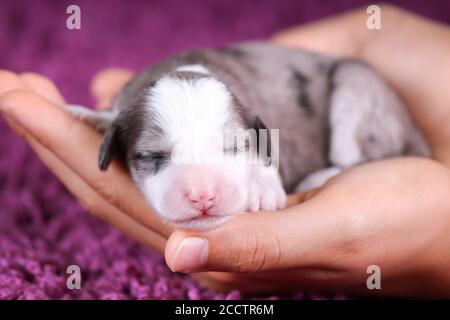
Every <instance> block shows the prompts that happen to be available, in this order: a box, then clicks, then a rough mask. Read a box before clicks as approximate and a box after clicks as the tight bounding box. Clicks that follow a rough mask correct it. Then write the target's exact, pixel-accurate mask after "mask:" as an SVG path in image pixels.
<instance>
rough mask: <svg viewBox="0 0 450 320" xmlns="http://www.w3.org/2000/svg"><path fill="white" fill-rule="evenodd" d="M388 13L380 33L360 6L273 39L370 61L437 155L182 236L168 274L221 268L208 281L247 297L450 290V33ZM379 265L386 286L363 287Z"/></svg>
mask: <svg viewBox="0 0 450 320" xmlns="http://www.w3.org/2000/svg"><path fill="white" fill-rule="evenodd" d="M381 12H382V24H383V30H377V31H370V30H368V29H367V28H366V18H367V15H366V13H365V11H363V10H356V11H354V12H351V13H348V14H344V15H341V16H337V17H334V18H330V19H326V20H324V21H319V22H317V23H313V24H311V25H306V26H301V27H299V28H294V29H292V30H288V31H286V32H282V33H280V34H278V35H276V36H275V37H274V41H276V42H278V43H281V44H285V45H290V46H300V47H304V48H309V49H313V50H316V51H322V52H325V53H331V54H335V55H337V56H346V57H354V58H359V59H362V60H365V61H367V62H368V63H369V64H371V65H373V66H374V67H375V68H376V69H378V71H379V72H380V73H382V74H383V76H384V77H385V78H386V79H387V81H388V82H390V83H391V85H392V86H394V88H395V89H396V90H397V91H398V92H399V94H400V95H401V97H402V98H403V99H404V100H405V102H406V103H407V105H408V107H409V108H410V111H411V113H412V115H413V118H414V119H415V120H416V122H417V123H418V125H419V126H420V127H421V128H422V130H423V131H424V133H425V135H426V137H427V140H428V142H429V143H430V146H431V149H432V152H433V158H434V160H430V159H418V158H400V159H391V160H385V161H380V162H373V163H370V164H365V165H362V166H360V167H357V168H354V169H351V170H349V171H347V172H344V173H343V174H342V175H340V176H338V177H336V178H334V179H332V180H330V181H329V182H328V183H327V184H326V185H325V186H324V187H322V188H320V189H319V190H315V191H314V192H311V193H309V194H307V195H303V197H301V199H300V200H301V201H300V202H301V203H300V204H298V205H296V206H293V207H291V208H288V209H286V210H282V211H281V212H277V213H259V214H257V215H252V216H250V215H242V216H237V217H235V218H233V220H231V221H230V222H229V223H227V224H226V225H223V226H221V227H219V228H218V229H216V230H214V231H209V232H194V233H192V232H185V231H175V232H174V233H173V234H172V235H171V237H170V238H169V241H168V244H167V246H166V251H165V255H166V261H167V263H168V265H169V266H170V267H171V268H172V270H174V271H181V272H190V273H195V272H198V271H202V272H204V271H222V272H221V273H212V278H213V279H215V280H216V282H215V283H214V284H213V285H218V286H219V287H223V286H227V287H233V288H240V289H244V290H248V291H261V290H277V291H279V290H295V289H322V290H340V291H344V292H355V293H361V294H368V293H377V294H382V295H398V296H424V295H431V296H449V295H450V275H449V274H448V270H447V269H448V265H450V254H449V253H448V247H449V245H450V236H449V235H448V231H447V230H448V228H449V227H450V204H449V203H448V201H447V194H448V193H449V191H450V179H449V178H450V173H449V172H450V171H449V166H450V132H449V130H448V129H446V128H447V127H448V125H447V124H446V122H447V121H448V120H447V119H449V117H450V108H449V107H448V101H450V96H449V91H448V90H447V88H446V86H448V83H450V79H449V74H450V61H449V60H448V59H447V58H446V57H448V56H449V54H450V41H448V40H449V39H450V31H449V29H448V27H445V26H442V25H440V24H437V23H434V22H430V21H427V20H425V19H422V18H420V17H417V16H415V15H413V14H409V13H406V12H404V11H401V10H399V9H397V8H394V7H392V6H382V11H381ZM412 66H414V67H412ZM439 162H440V163H439ZM191 237H194V238H191ZM190 239H194V240H193V241H191V240H190ZM373 264H375V265H378V266H380V267H381V270H382V290H379V291H377V290H375V291H369V290H368V289H367V287H366V279H367V277H368V274H367V273H366V268H367V267H368V266H369V265H373ZM223 271H227V272H231V273H226V272H223Z"/></svg>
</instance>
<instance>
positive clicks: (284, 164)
mask: <svg viewBox="0 0 450 320" xmlns="http://www.w3.org/2000/svg"><path fill="white" fill-rule="evenodd" d="M67 110H68V111H69V112H71V113H72V114H74V115H75V116H76V117H78V118H81V119H83V120H84V121H86V122H87V123H89V124H91V125H92V126H94V127H95V128H97V129H98V130H100V131H102V132H105V135H104V138H103V142H102V145H101V147H100V154H99V162H98V164H99V168H100V170H107V168H108V166H109V164H110V163H111V161H112V160H113V159H114V158H117V159H119V160H122V161H123V162H124V163H125V164H126V165H127V166H128V168H129V171H130V173H131V175H132V177H133V179H134V181H135V182H136V184H137V185H138V187H139V189H140V190H141V191H142V192H143V194H144V195H145V197H146V199H147V200H148V202H149V204H150V205H151V206H153V208H154V209H155V211H156V212H157V213H158V214H159V215H160V216H161V217H162V218H163V219H164V220H165V221H167V222H168V223H170V224H172V225H174V226H175V227H179V228H191V229H207V228H212V227H215V226H217V225H218V224H220V223H222V222H224V221H225V220H227V219H228V218H229V217H231V216H232V215H233V214H236V213H240V212H244V211H259V210H265V211H272V210H277V209H281V208H283V207H284V206H285V203H286V192H295V191H305V190H308V189H311V188H314V187H318V186H320V185H321V184H323V183H324V182H325V181H326V180H328V179H329V178H331V177H332V176H334V175H336V174H338V173H340V172H341V171H342V170H344V169H346V168H349V167H352V166H355V165H358V164H361V163H364V162H367V161H371V160H377V159H382V158H387V157H394V156H399V155H419V156H427V155H428V154H429V151H428V148H427V145H426V143H425V140H424V139H423V137H422V135H421V133H420V131H419V130H418V129H417V128H416V127H415V125H414V123H413V122H412V120H411V118H410V117H409V115H408V114H407V112H406V110H405V108H404V107H403V105H402V103H401V101H400V100H399V98H398V97H397V96H396V95H395V93H394V92H393V91H392V90H391V89H389V88H388V87H387V86H386V84H385V83H384V82H383V81H382V80H381V79H380V77H379V76H377V75H376V74H375V73H374V71H373V70H372V69H371V68H370V67H368V66H367V65H365V64H364V63H362V62H359V61H354V60H338V59H335V58H332V57H328V56H322V55H318V54H315V53H311V52H307V51H303V50H299V49H289V48H284V47H279V46H276V45H274V44H270V43H266V42H250V43H243V44H238V45H234V46H230V47H226V48H221V49H215V50H210V49H196V50H191V51H189V52H185V53H182V54H180V55H177V56H175V57H173V58H170V59H168V60H165V61H163V62H161V63H159V64H156V65H154V66H152V67H150V68H148V69H146V70H144V71H142V72H141V73H139V74H137V75H136V76H135V77H134V78H133V79H131V81H130V82H129V83H128V84H127V85H126V86H125V87H124V88H123V89H122V91H121V92H120V93H119V94H118V95H117V97H116V98H115V99H114V102H113V105H112V107H111V109H109V110H106V111H92V110H89V109H86V108H83V107H80V106H74V105H69V106H67Z"/></svg>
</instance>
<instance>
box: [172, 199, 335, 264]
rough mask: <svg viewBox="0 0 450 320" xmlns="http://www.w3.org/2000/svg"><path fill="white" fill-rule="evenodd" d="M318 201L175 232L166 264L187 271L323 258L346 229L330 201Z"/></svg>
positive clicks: (243, 215) (308, 260)
mask: <svg viewBox="0 0 450 320" xmlns="http://www.w3.org/2000/svg"><path fill="white" fill-rule="evenodd" d="M314 203H315V204H314ZM314 203H313V201H307V202H305V203H303V204H300V205H296V206H294V207H291V208H288V209H286V210H283V211H280V212H261V213H257V214H242V215H239V216H236V217H234V218H233V219H231V220H230V221H229V222H228V223H226V224H224V225H222V226H220V227H219V228H217V229H214V230H209V231H183V230H178V231H175V232H173V233H172V235H171V236H170V238H169V240H168V242H167V245H166V249H165V258H166V263H167V265H168V266H169V268H170V269H171V270H172V271H175V272H187V273H189V272H200V271H230V272H257V271H264V270H273V269H282V268H294V267H302V266H313V265H317V264H320V263H323V261H324V260H326V251H327V250H325V249H324V248H326V249H328V244H329V243H330V241H334V239H333V238H332V237H334V235H336V234H340V232H339V231H336V230H334V229H336V228H339V225H342V224H340V223H337V222H336V221H335V218H332V217H333V215H332V214H331V210H330V209H331V208H330V206H328V208H325V206H324V205H321V204H320V201H314ZM321 206H322V207H324V208H321ZM328 252H329V251H328Z"/></svg>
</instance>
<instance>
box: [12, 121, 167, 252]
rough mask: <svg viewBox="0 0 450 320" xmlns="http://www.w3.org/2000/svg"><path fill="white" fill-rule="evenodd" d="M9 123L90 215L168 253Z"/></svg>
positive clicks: (153, 237)
mask: <svg viewBox="0 0 450 320" xmlns="http://www.w3.org/2000/svg"><path fill="white" fill-rule="evenodd" d="M5 120H6V122H7V123H8V124H9V125H10V127H11V128H12V129H13V130H14V131H15V132H16V133H17V134H18V135H19V136H20V137H21V138H23V139H24V140H25V141H26V142H27V143H28V144H29V145H30V146H31V147H32V148H33V150H34V151H35V152H36V154H37V155H38V156H39V158H40V159H41V160H42V161H43V162H44V164H45V165H46V166H47V167H48V168H50V169H51V170H52V172H53V173H54V174H55V175H56V176H57V177H58V179H59V180H60V181H61V182H62V183H63V184H64V185H65V186H66V187H67V189H68V190H69V191H70V192H71V193H72V194H74V195H75V196H76V197H77V198H78V199H80V200H81V202H82V205H83V206H84V207H85V208H87V209H88V210H89V212H92V213H93V214H94V215H95V216H96V217H98V218H100V219H102V220H104V221H106V222H107V223H109V224H111V225H113V226H115V227H116V228H117V229H119V230H121V231H122V232H123V233H124V234H126V235H128V236H129V237H130V238H133V239H134V240H136V241H138V242H140V243H142V244H144V245H146V246H148V247H150V248H152V249H154V250H156V251H158V252H160V253H162V252H163V251H164V245H165V242H166V240H165V239H164V238H163V237H161V236H160V235H158V234H156V233H155V232H153V231H151V230H149V229H148V228H146V227H144V226H143V225H142V224H140V223H138V222H136V221H135V220H134V219H132V218H130V217H129V216H128V215H126V214H125V213H123V212H122V211H120V210H118V209H117V208H114V207H113V206H111V205H110V204H109V203H108V202H106V201H105V200H104V199H103V198H101V197H100V196H98V195H97V194H96V193H95V191H94V190H92V188H91V187H90V186H89V185H87V184H86V183H85V182H84V181H83V180H82V179H80V177H79V176H77V175H76V174H75V173H74V172H73V171H72V170H70V169H69V168H67V166H65V165H64V164H63V163H62V162H61V161H60V160H59V159H58V158H57V157H56V156H55V155H54V154H52V153H51V152H50V151H49V150H47V149H45V148H44V147H42V146H41V145H40V144H39V143H38V142H37V141H36V140H35V139H34V138H33V137H32V136H31V135H29V134H28V133H27V132H26V130H25V129H24V128H23V127H21V126H20V124H18V123H17V122H16V121H14V120H13V119H12V118H10V117H8V116H5Z"/></svg>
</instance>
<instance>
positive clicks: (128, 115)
mask: <svg viewBox="0 0 450 320" xmlns="http://www.w3.org/2000/svg"><path fill="white" fill-rule="evenodd" d="M132 113H133V108H130V109H127V110H124V111H122V112H121V113H119V115H118V116H117V117H116V119H115V120H114V122H112V124H111V125H110V127H109V129H108V130H107V131H106V133H105V135H104V137H103V141H102V144H101V146H100V153H99V156H98V167H99V169H100V170H101V171H105V170H106V169H108V167H109V165H110V163H111V161H112V160H113V159H114V158H115V157H117V156H120V157H122V158H120V159H119V160H121V161H122V160H124V157H125V151H126V150H125V146H124V141H126V138H124V135H126V134H127V132H128V131H129V129H130V123H131V121H132Z"/></svg>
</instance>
